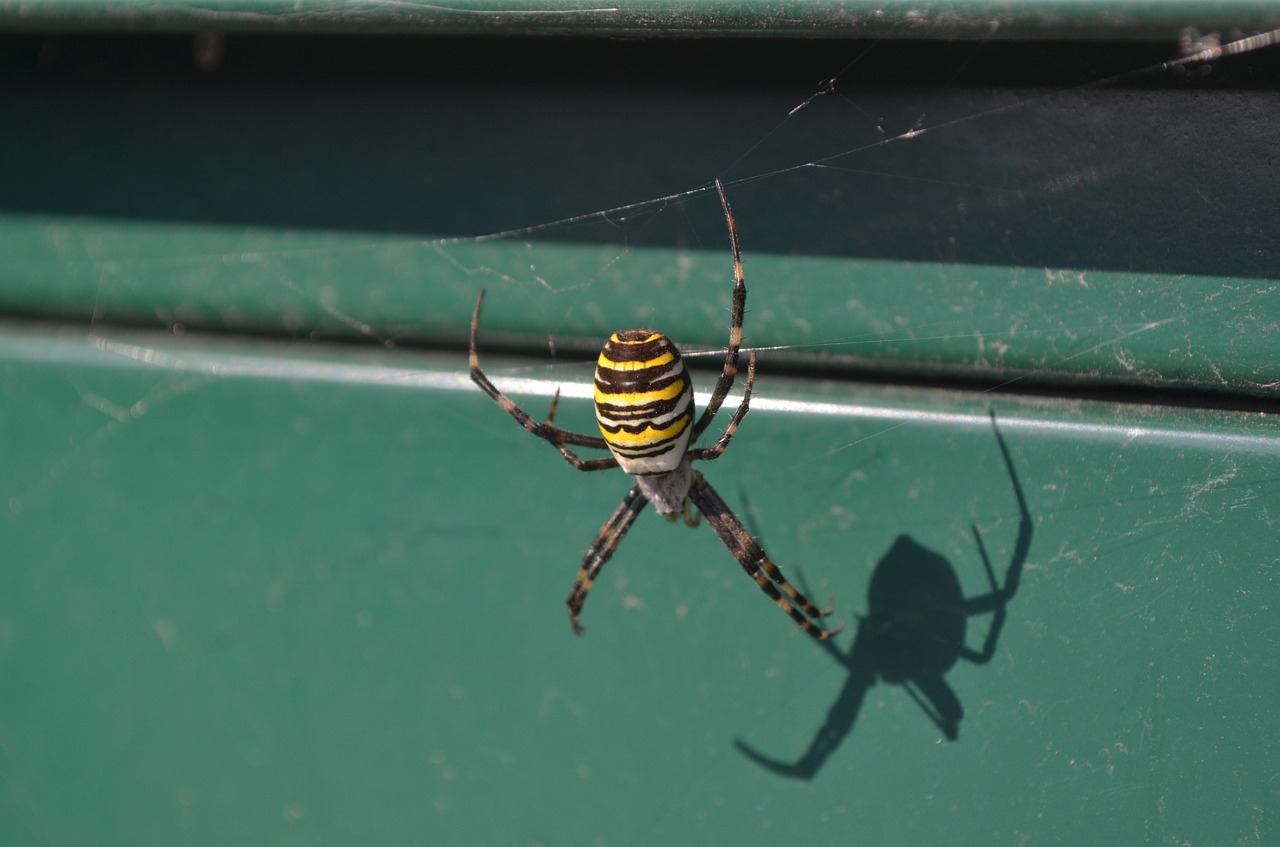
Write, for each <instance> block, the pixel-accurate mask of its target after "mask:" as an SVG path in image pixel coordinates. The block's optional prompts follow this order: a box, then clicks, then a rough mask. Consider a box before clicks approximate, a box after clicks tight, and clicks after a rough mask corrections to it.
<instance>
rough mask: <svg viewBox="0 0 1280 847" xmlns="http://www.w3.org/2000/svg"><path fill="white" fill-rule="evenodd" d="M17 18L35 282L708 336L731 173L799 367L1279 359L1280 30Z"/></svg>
mask: <svg viewBox="0 0 1280 847" xmlns="http://www.w3.org/2000/svg"><path fill="white" fill-rule="evenodd" d="M15 43H18V47H20V48H21V49H18V48H15V49H14V51H13V55H14V56H15V57H16V58H14V59H13V62H12V65H11V66H7V67H8V68H9V76H7V77H6V78H5V79H6V80H7V82H6V84H5V85H3V86H0V112H3V113H4V114H6V115H7V116H10V118H11V119H12V120H11V122H10V125H9V126H8V128H7V131H6V132H5V133H3V135H0V163H3V164H0V252H2V253H3V255H4V256H5V261H4V262H3V263H0V310H3V311H4V312H5V313H6V314H10V315H24V316H30V317H35V318H41V319H45V318H48V319H55V320H69V321H93V322H95V323H99V324H142V325H147V326H157V327H180V328H182V329H184V330H186V331H193V330H208V331H215V332H227V331H231V332H251V333H256V334H266V335H273V336H278V335H289V336H295V337H312V338H339V337H341V338H347V339H351V340H356V341H362V342H372V343H375V344H379V345H381V344H401V345H409V346H411V345H425V346H430V347H437V348H438V347H451V348H453V349H457V348H459V347H460V346H461V344H462V343H463V342H464V340H465V333H466V326H467V319H468V317H469V314H470V308H471V304H472V303H473V302H474V299H475V296H476V293H477V291H478V290H479V288H480V287H482V286H487V287H488V288H489V289H490V290H491V291H492V293H493V298H492V300H491V307H490V309H491V312H490V316H489V324H488V326H489V328H490V334H489V340H490V343H491V344H494V345H504V346H507V347H508V348H510V349H517V350H519V351H521V352H541V351H544V350H547V349H548V347H549V346H552V347H554V348H555V350H556V351H559V352H563V351H569V352H570V353H573V352H575V351H577V352H585V353H586V355H592V354H593V353H594V350H593V348H594V346H595V345H597V344H598V343H599V339H600V338H602V337H603V336H605V335H607V333H608V332H610V331H611V330H613V329H615V328H618V327H621V326H629V325H639V324H653V325H656V326H659V327H660V328H662V329H664V330H665V331H667V332H668V333H670V334H671V335H672V336H673V337H675V338H677V339H678V340H679V341H680V342H682V343H683V344H685V345H687V346H696V345H702V346H708V347H714V346H716V345H719V344H721V343H723V342H722V338H723V332H724V329H723V325H724V306H725V304H726V303H727V298H728V282H729V280H728V274H729V261H728V250H727V246H726V237H725V229H724V221H723V218H722V217H721V215H720V212H719V209H718V204H717V203H716V202H715V199H714V196H713V192H712V191H711V188H710V184H711V179H712V177H714V176H716V175H720V176H722V177H723V178H724V179H725V180H726V182H727V183H728V186H729V191H730V197H731V199H732V201H733V203H734V207H735V209H736V211H737V218H738V224H739V228H740V230H741V235H742V242H743V249H744V256H745V261H746V267H747V273H748V277H749V278H748V282H749V285H750V287H751V292H752V293H751V309H752V316H751V320H750V321H749V323H748V337H749V342H750V343H751V344H753V345H756V346H759V347H762V348H771V349H770V351H769V359H770V361H772V362H774V363H777V364H784V365H785V366H786V367H788V368H790V369H792V370H793V371H800V370H803V371H806V372H811V373H826V374H830V375H846V374H848V373H850V372H858V373H867V372H872V373H874V374H876V375H877V377H879V378H885V377H889V378H893V379H919V378H925V379H930V380H934V381H937V380H939V379H955V380H963V381H965V382H966V383H967V384H970V385H981V386H984V387H985V386H990V385H993V384H997V383H1000V382H1003V381H1006V380H1010V379H1014V378H1018V379H1020V380H1021V384H1022V385H1024V386H1031V385H1034V384H1036V383H1040V384H1050V385H1052V386H1054V387H1055V390H1060V389H1061V386H1062V385H1063V384H1070V385H1072V386H1073V390H1080V389H1083V388H1092V387H1094V386H1102V387H1105V388H1111V389H1119V390H1135V391H1137V390H1141V391H1150V390H1151V389H1153V388H1156V389H1170V390H1182V389H1192V390H1196V391H1207V392H1214V393H1217V394H1220V395H1250V396H1253V397H1258V396H1265V395H1266V393H1267V392H1268V391H1269V390H1270V386H1273V385H1274V384H1276V381H1277V378H1280V374H1277V370H1276V368H1277V366H1276V362H1275V357H1274V356H1273V355H1271V354H1270V351H1271V350H1272V349H1274V346H1275V343H1276V337H1277V326H1278V325H1280V304H1278V302H1277V293H1276V282H1275V279H1276V276H1275V268H1276V267H1278V266H1280V264H1278V262H1277V260H1278V259H1280V236H1277V234H1276V232H1275V227H1273V226H1270V225H1269V221H1270V220H1271V218H1273V217H1274V206H1275V202H1274V197H1275V191H1274V182H1275V168H1274V147H1275V144H1274V140H1275V138H1276V136H1277V133H1278V132H1280V118H1278V117H1277V115H1280V113H1278V112H1277V111H1276V110H1275V109H1274V108H1272V105H1273V102H1274V99H1275V91H1274V87H1275V80H1276V79H1280V75H1276V74H1274V73H1271V71H1272V70H1273V69H1274V68H1273V66H1274V63H1275V60H1274V56H1275V55H1276V51H1275V49H1274V48H1272V49H1266V46H1265V40H1264V41H1259V42H1258V43H1257V45H1255V46H1257V47H1258V48H1259V49H1256V50H1249V51H1246V52H1241V53H1240V54H1239V55H1231V56H1226V57H1223V58H1221V59H1220V60H1218V61H1215V62H1212V63H1210V64H1204V65H1181V64H1177V60H1176V57H1178V56H1180V55H1181V53H1180V52H1179V47H1178V46H1177V45H1175V44H1173V43H1168V44H1163V45H1154V46H1141V47H1138V46H1133V45H1120V46H1113V47H1111V48H1109V49H1102V48H1099V47H1097V46H1096V45H1095V46H1093V47H1086V46H1080V45H1076V46H1074V47H1070V46H1062V45H1057V46H1054V47H1052V48H1050V47H1047V46H1045V45H1004V44H982V45H979V46H975V45H972V44H970V45H963V46H962V47H957V46H956V45H942V44H928V45H920V44H914V45H896V46H895V45H886V44H876V45H874V46H869V45H867V44H865V43H856V44H855V43H848V42H829V41H824V42H813V43H812V46H811V45H809V44H807V43H806V44H805V45H803V47H796V46H794V44H792V43H790V42H785V41H780V42H769V43H762V42H739V41H724V42H721V41H714V42H709V43H695V42H663V43H661V44H659V43H657V42H634V43H633V42H626V43H618V42H607V48H605V47H601V46H600V43H598V42H590V41H587V40H580V41H575V42H568V43H562V42H554V43H553V42H549V41H542V40H538V39H530V40H499V39H494V40H491V41H484V40H481V41H468V40H450V39H435V40H413V39H406V40H404V41H394V40H370V41H367V42H364V41H357V42H354V43H353V42H352V41H342V40H338V39H333V40H330V39H320V40H311V39H259V40H254V39H250V38H231V40H229V41H228V42H227V44H226V45H225V56H224V58H223V59H222V60H221V61H222V64H220V65H217V66H215V67H212V68H210V69H207V70H205V71H201V70H199V69H197V68H195V67H193V59H192V53H191V50H192V45H191V44H190V43H189V42H188V41H187V40H182V39H178V40H176V41H175V40H164V39H139V40H136V41H134V42H129V43H125V44H116V43H115V42H114V41H113V40H112V39H108V38H105V37H103V38H100V39H99V40H98V41H93V40H92V39H90V40H89V41H87V42H79V41H75V40H74V39H68V40H57V39H53V40H49V41H45V40H40V39H34V38H33V39H28V40H25V41H23V40H21V39H19V41H18V42H15ZM1240 43H1241V44H1243V43H1244V42H1240ZM708 44H710V45H713V46H708ZM1240 49H1241V50H1242V51H1244V50H1245V48H1244V47H1241V48H1240ZM330 51H332V55H330ZM617 51H626V52H624V53H621V54H620V55H617V56H615V55H614V53H616V52H617ZM384 54H385V55H384ZM553 56H554V57H555V58H556V59H557V61H556V62H551V61H549V59H550V58H551V57H553ZM855 60H856V61H855ZM1171 62H1172V64H1170V63H1171ZM560 63H563V64H564V65H566V66H568V67H570V68H572V69H573V70H572V72H571V73H566V72H565V71H564V70H563V68H562V65H561V64H560ZM673 67H678V68H679V70H680V73H679V74H674V73H673V72H672V70H671V69H672V68H673ZM842 68H844V69H846V70H845V71H843V72H842V71H841V69H842ZM748 69H750V70H751V75H747V70H748ZM833 74H835V76H833ZM815 80H828V81H830V80H834V82H833V83H830V84H831V85H832V86H833V87H832V88H831V89H830V96H827V95H822V96H816V95H815V94H814V85H815V83H814V81H815ZM827 84H828V83H823V85H824V86H825V85H827ZM824 90H826V89H825V88H819V91H824ZM727 130H731V131H727ZM89 140H91V142H90V141H89Z"/></svg>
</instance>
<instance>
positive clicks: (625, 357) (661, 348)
mask: <svg viewBox="0 0 1280 847" xmlns="http://www.w3.org/2000/svg"><path fill="white" fill-rule="evenodd" d="M617 334H618V336H619V337H621V338H624V339H625V338H627V337H629V336H633V337H635V338H647V337H648V336H649V335H651V334H652V331H651V330H647V329H629V330H627V331H626V332H619V333H617ZM667 352H670V353H674V354H675V357H676V360H677V361H679V359H680V351H679V350H677V349H676V346H675V345H674V344H672V343H671V340H670V339H669V338H667V337H666V336H665V335H659V336H658V337H657V338H655V339H653V340H652V341H648V342H645V343H644V344H618V343H617V342H615V341H614V340H613V339H612V338H610V339H609V340H608V341H606V342H605V344H604V350H602V351H601V355H602V356H604V357H605V358H606V359H610V360H612V361H615V362H644V361H648V360H649V359H656V358H658V357H659V356H661V355H662V354H663V353H667Z"/></svg>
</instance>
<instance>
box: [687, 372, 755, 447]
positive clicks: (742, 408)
mask: <svg viewBox="0 0 1280 847" xmlns="http://www.w3.org/2000/svg"><path fill="white" fill-rule="evenodd" d="M755 381H756V354H755V353H752V354H751V358H750V359H749V360H748V362H747V387H746V391H745V392H743V395H742V402H741V403H739V404H738V408H737V409H736V410H734V413H733V417H731V418H729V426H728V427H726V428H725V431H724V433H723V434H721V436H720V439H719V440H718V441H716V443H715V444H713V445H712V446H710V447H700V448H698V449H696V450H690V451H689V458H690V459H702V460H708V461H709V460H711V459H718V458H720V454H721V453H723V452H724V451H725V448H726V447H728V446H729V439H730V438H733V434H734V433H735V432H737V430H738V424H740V423H742V419H743V418H745V417H746V416H747V409H748V408H749V407H750V406H751V387H752V386H753V385H755Z"/></svg>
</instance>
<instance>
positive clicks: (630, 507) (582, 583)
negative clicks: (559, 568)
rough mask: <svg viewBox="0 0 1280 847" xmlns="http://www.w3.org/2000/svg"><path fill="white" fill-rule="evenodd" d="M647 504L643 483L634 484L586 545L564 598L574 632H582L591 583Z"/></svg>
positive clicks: (578, 633) (577, 633)
mask: <svg viewBox="0 0 1280 847" xmlns="http://www.w3.org/2000/svg"><path fill="white" fill-rule="evenodd" d="M648 504H649V500H648V498H646V497H645V496H644V493H643V492H641V490H640V485H639V484H638V483H637V484H636V485H633V486H631V490H630V491H629V492H627V496H626V497H624V498H623V499H622V502H621V503H620V504H619V505H618V508H616V509H614V510H613V514H612V515H610V516H609V520H607V521H605V522H604V526H602V527H600V532H599V533H597V534H596V537H595V540H594V541H592V542H591V546H590V547H588V548H587V553H586V555H585V556H583V557H582V567H581V568H579V569H578V578H577V579H575V580H574V581H573V590H572V591H570V592H569V597H568V599H567V600H566V601H565V602H566V603H567V605H568V606H569V623H570V624H571V625H572V626H573V632H574V634H575V635H581V634H582V624H580V623H578V618H580V617H581V616H582V607H583V605H584V604H585V603H586V602H587V592H589V591H590V590H591V584H592V583H593V582H595V579H596V576H597V575H598V574H599V573H600V569H601V568H603V567H604V565H605V562H607V561H609V559H611V558H612V557H613V553H614V551H615V550H617V549H618V545H619V544H621V543H622V539H623V538H624V537H625V536H626V534H627V530H629V529H631V524H633V523H635V520H636V517H637V516H639V514H640V513H641V512H642V511H644V507H645V506H647V505H648Z"/></svg>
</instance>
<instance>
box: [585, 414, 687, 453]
mask: <svg viewBox="0 0 1280 847" xmlns="http://www.w3.org/2000/svg"><path fill="white" fill-rule="evenodd" d="M691 418H692V415H681V416H680V417H679V418H677V419H676V422H675V423H673V424H672V425H671V426H669V427H667V428H666V429H654V428H653V427H645V428H644V429H642V430H640V432H636V433H631V432H627V431H626V430H625V429H623V430H619V431H618V432H604V431H603V430H602V433H603V435H604V440H605V441H608V442H609V443H610V444H616V445H618V446H619V447H643V446H644V445H646V444H651V443H653V442H655V441H662V440H663V439H666V438H673V437H675V436H677V435H679V434H680V433H681V432H683V431H684V428H685V427H687V426H688V425H689V421H690V419H691Z"/></svg>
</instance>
